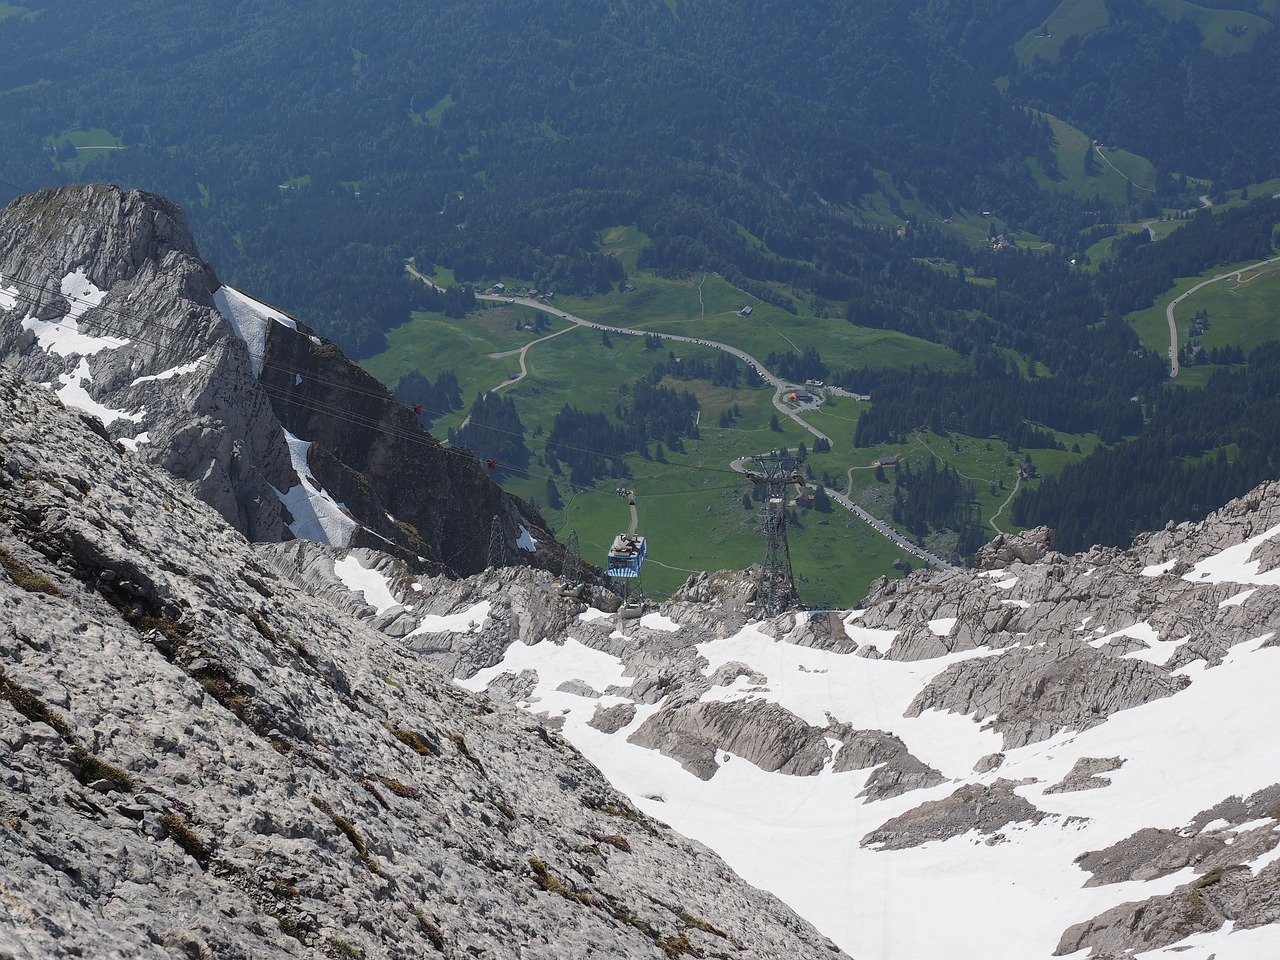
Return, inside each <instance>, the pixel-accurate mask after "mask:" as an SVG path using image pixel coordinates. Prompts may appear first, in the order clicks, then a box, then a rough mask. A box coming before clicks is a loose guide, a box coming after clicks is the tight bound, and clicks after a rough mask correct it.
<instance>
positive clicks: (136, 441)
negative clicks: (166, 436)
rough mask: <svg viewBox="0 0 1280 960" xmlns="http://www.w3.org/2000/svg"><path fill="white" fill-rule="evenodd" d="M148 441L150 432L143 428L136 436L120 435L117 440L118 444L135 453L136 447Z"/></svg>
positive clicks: (149, 440)
mask: <svg viewBox="0 0 1280 960" xmlns="http://www.w3.org/2000/svg"><path fill="white" fill-rule="evenodd" d="M150 442H151V434H150V433H149V432H148V431H146V430H143V431H142V432H141V433H140V434H138V435H137V436H136V437H121V438H120V440H119V443H120V446H122V447H124V448H125V449H126V450H128V451H129V452H130V453H137V452H138V447H140V446H142V444H144V443H150Z"/></svg>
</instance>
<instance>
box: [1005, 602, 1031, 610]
mask: <svg viewBox="0 0 1280 960" xmlns="http://www.w3.org/2000/svg"><path fill="white" fill-rule="evenodd" d="M1000 602H1001V603H1002V604H1004V605H1005V606H1009V607H1017V608H1019V609H1020V610H1025V609H1027V607H1029V606H1031V604H1030V603H1029V602H1028V601H1026V600H1001V601H1000Z"/></svg>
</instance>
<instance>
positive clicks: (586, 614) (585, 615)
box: [578, 607, 609, 623]
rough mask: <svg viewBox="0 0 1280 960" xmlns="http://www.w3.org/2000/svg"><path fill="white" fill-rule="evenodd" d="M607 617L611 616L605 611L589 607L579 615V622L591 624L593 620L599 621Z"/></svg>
mask: <svg viewBox="0 0 1280 960" xmlns="http://www.w3.org/2000/svg"><path fill="white" fill-rule="evenodd" d="M607 616H609V614H607V613H605V612H604V611H603V610H597V609H596V608H595V607H587V609H585V610H583V611H582V612H581V613H580V614H578V620H579V622H581V623H590V622H591V621H592V620H599V619H600V618H601V617H607Z"/></svg>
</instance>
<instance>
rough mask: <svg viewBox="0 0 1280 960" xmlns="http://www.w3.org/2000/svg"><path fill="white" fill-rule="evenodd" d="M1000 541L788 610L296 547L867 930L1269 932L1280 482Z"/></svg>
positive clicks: (356, 609) (297, 561)
mask: <svg viewBox="0 0 1280 960" xmlns="http://www.w3.org/2000/svg"><path fill="white" fill-rule="evenodd" d="M304 553H305V556H304V555H303V554H304ZM353 559H354V563H353ZM981 561H982V565H981V569H979V570H977V571H952V572H939V571H922V572H920V573H917V574H915V575H913V576H912V577H910V578H908V579H906V580H903V581H894V582H890V581H882V582H881V583H879V584H878V585H877V586H876V587H875V588H874V589H873V590H872V591H871V594H870V595H869V597H868V598H867V601H866V603H865V606H864V608H863V609H861V610H857V611H852V612H846V613H843V614H840V613H824V614H812V615H806V614H801V615H790V616H786V617H782V618H779V619H777V620H774V621H769V622H764V623H758V622H752V621H749V620H748V619H747V614H746V611H747V610H748V609H749V602H748V601H749V600H750V596H751V590H752V586H751V578H750V577H749V576H744V575H741V574H729V573H722V574H717V575H713V576H707V575H705V574H704V575H699V576H696V577H694V578H692V579H691V580H690V582H689V583H688V584H687V585H686V587H685V588H684V590H682V591H681V593H680V594H679V595H678V596H677V597H675V598H673V599H672V600H671V601H670V602H669V603H667V604H664V605H663V606H662V608H661V610H660V611H655V612H653V613H650V614H649V615H647V616H645V617H644V618H642V619H641V620H639V621H638V622H637V621H631V622H626V621H620V620H618V619H616V618H615V617H614V616H612V615H610V614H609V613H608V612H607V611H606V610H605V609H602V608H597V607H596V606H594V605H592V602H591V601H588V602H587V603H577V602H574V601H565V600H561V599H559V598H558V596H556V592H555V590H554V589H553V585H552V584H551V583H550V581H549V579H548V578H547V577H546V576H545V575H543V574H537V573H534V572H531V571H501V572H498V573H497V574H493V573H490V574H486V575H484V576H483V577H478V578H473V579H471V580H468V581H463V582H460V583H453V584H444V583H441V584H438V585H436V586H434V587H433V588H431V589H421V584H419V588H420V589H414V586H413V585H412V584H406V583H404V582H403V581H397V580H396V579H395V578H394V577H391V578H387V577H384V576H383V573H382V571H383V570H385V569H386V566H385V562H384V563H383V565H382V567H381V568H380V567H379V563H378V562H377V561H376V560H375V559H374V558H372V557H364V558H362V559H358V558H352V557H347V558H345V559H343V558H341V557H340V556H339V554H338V553H336V552H333V551H327V552H326V551H324V550H322V549H321V548H317V547H315V546H314V545H300V546H299V548H298V550H296V551H295V552H294V554H293V555H292V556H291V557H289V558H287V562H285V564H284V569H292V570H293V571H294V572H295V574H296V575H297V576H300V577H303V578H305V579H307V580H308V582H311V583H313V584H327V585H328V586H327V589H329V590H331V591H332V592H333V594H335V595H341V594H342V593H344V592H345V593H346V594H347V597H348V599H347V603H348V608H349V609H350V610H351V611H352V612H353V613H355V614H356V615H358V616H362V617H364V618H365V619H367V620H368V621H369V622H370V623H371V624H372V625H373V626H375V627H377V628H378V629H380V630H382V631H383V632H385V633H388V634H390V635H392V636H395V637H397V638H398V639H399V642H400V643H401V644H402V645H404V646H405V647H407V648H409V649H413V650H416V651H417V652H419V653H420V654H422V655H423V656H424V657H426V658H428V659H429V660H433V661H435V662H437V663H439V664H440V665H441V666H443V667H444V668H446V669H448V670H450V671H452V672H453V673H454V674H455V675H456V676H458V677H459V678H460V682H461V683H462V684H463V685H464V686H466V687H469V688H470V689H473V690H486V691H487V692H488V693H489V695H490V696H491V697H492V698H494V699H495V700H501V701H510V702H515V703H518V704H521V705H522V706H524V707H525V708H526V709H528V710H531V711H532V712H534V713H537V714H539V715H541V716H543V717H545V718H546V719H547V721H548V722H549V723H553V724H557V725H559V726H560V728H561V730H562V731H563V733H564V735H565V736H566V737H567V738H568V739H569V740H570V741H572V742H573V743H574V744H576V745H577V746H578V747H579V748H580V749H582V750H583V752H584V753H585V754H586V755H587V756H588V757H589V758H591V759H592V760H593V761H594V762H595V763H597V764H598V765H599V766H600V768H601V769H602V770H603V771H604V772H605V774H606V775H607V776H608V777H609V778H610V780H611V781H612V782H613V783H614V784H615V785H616V786H618V787H619V788H621V789H622V790H624V791H625V792H626V793H627V794H628V795H629V797H630V798H631V800H632V801H633V802H634V803H635V805H636V807H637V809H639V810H640V811H642V812H644V813H645V814H647V815H651V816H653V817H655V818H660V819H662V820H665V821H666V822H667V823H670V824H671V825H672V826H674V827H676V828H677V829H679V830H680V831H681V832H683V833H686V834H688V835H690V836H693V837H696V838H698V839H700V840H702V841H704V842H706V843H708V844H709V845H710V846H712V847H713V848H714V849H716V850H717V852H719V853H720V854H721V855H723V856H724V857H725V858H726V859H727V860H728V861H729V862H730V863H731V864H732V865H733V866H734V867H735V868H736V869H737V870H738V871H739V872H740V873H742V874H743V876H744V877H746V878H747V879H748V880H750V881H752V882H754V883H757V884H759V885H760V886H762V887H764V888H766V889H769V890H771V891H773V892H775V893H777V894H778V895H779V896H781V897H782V898H783V899H784V900H785V901H786V902H787V903H789V904H790V905H792V906H793V907H794V908H795V909H796V910H797V911H798V912H800V913H801V914H802V915H803V916H805V917H806V918H808V919H809V920H811V921H812V922H813V923H814V924H815V925H816V926H817V927H818V928H819V929H821V930H822V931H823V932H824V933H826V934H827V935H829V936H831V937H832V938H833V939H834V940H835V941H836V942H837V943H839V944H840V945H841V946H842V947H844V948H845V949H846V950H848V951H849V952H850V953H851V954H853V955H855V956H858V957H881V958H890V957H920V956H943V955H947V956H984V957H996V958H1000V957H1008V958H1009V960H1015V958H1017V960H1025V958H1029V957H1049V956H1080V957H1084V956H1095V957H1103V956H1111V957H1114V956H1119V955H1122V954H1123V955H1126V956H1127V955H1131V954H1141V955H1142V956H1144V957H1155V956H1165V955H1166V954H1167V955H1169V956H1175V955H1176V956H1180V957H1183V958H1184V960H1185V958H1191V960H1207V958H1209V957H1211V956H1213V957H1216V958H1217V960H1228V958H1257V957H1268V956H1274V955H1276V953H1277V952H1278V951H1280V923H1277V920H1278V919H1280V883H1278V882H1277V881H1280V873H1277V870H1280V772H1278V771H1277V769H1276V766H1275V763H1274V745H1273V744H1272V742H1271V737H1270V733H1269V731H1270V730H1271V729H1273V728H1274V725H1275V724H1276V723H1277V722H1280V701H1278V700H1277V698H1276V697H1275V695H1274V691H1275V689H1276V687H1277V686H1278V685H1280V640H1278V639H1277V635H1278V634H1280V618H1278V615H1277V609H1278V605H1277V600H1278V599H1280V483H1272V484H1268V485H1266V486H1264V487H1261V488H1259V489H1257V490H1255V491H1254V492H1253V493H1251V494H1250V495H1249V496H1247V497H1245V498H1242V499H1241V500H1238V501H1235V502H1233V503H1231V504H1229V505H1228V506H1226V507H1225V508H1224V509H1222V510H1220V511H1219V512H1218V513H1217V514H1215V515H1214V516H1212V517H1210V518H1209V519H1208V520H1206V521H1205V522H1203V523H1199V524H1182V525H1180V526H1177V527H1171V528H1169V529H1166V530H1164V531H1161V532H1158V533H1155V534H1151V535H1148V536H1145V537H1143V538H1141V539H1140V540H1139V541H1137V542H1136V543H1135V544H1134V546H1133V547H1132V549H1130V550H1124V551H1121V550H1115V549H1102V548H1098V549H1094V550H1092V551H1089V552H1088V553H1085V554H1082V555H1078V556H1064V555H1061V554H1058V553H1055V552H1053V551H1052V549H1051V537H1050V535H1049V534H1048V532H1047V531H1043V530H1041V531H1031V532H1029V533H1028V534H1026V535H1024V536H1022V537H1018V538H1014V537H1005V538H1002V539H1000V540H997V541H995V542H993V543H992V544H990V545H989V546H988V547H987V549H986V550H985V551H984V552H983V554H982V556H981ZM427 623H430V624H432V625H433V626H434V628H435V630H436V631H439V632H430V633H424V632H423V631H422V629H421V627H420V626H419V625H420V624H427Z"/></svg>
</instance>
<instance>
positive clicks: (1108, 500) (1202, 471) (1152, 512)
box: [1012, 342, 1280, 551]
mask: <svg viewBox="0 0 1280 960" xmlns="http://www.w3.org/2000/svg"><path fill="white" fill-rule="evenodd" d="M1248 361H1249V362H1248V364H1247V366H1245V367H1244V368H1243V369H1241V370H1220V371H1218V372H1217V373H1215V374H1214V376H1213V379H1211V380H1210V381H1209V383H1208V385H1207V386H1206V387H1205V388H1204V389H1203V390H1166V391H1161V392H1159V393H1158V394H1156V396H1155V398H1154V403H1153V405H1152V409H1151V411H1150V422H1149V424H1148V425H1147V427H1146V429H1145V430H1144V431H1143V432H1142V435H1141V436H1139V437H1137V438H1136V439H1134V440H1132V441H1130V442H1128V443H1124V444H1120V445H1117V446H1115V447H1109V448H1103V449H1100V450H1098V451H1097V452H1095V453H1094V454H1092V455H1091V456H1089V457H1086V458H1085V459H1084V460H1082V461H1080V462H1079V463H1076V464H1072V465H1070V466H1068V467H1066V468H1065V469H1064V470H1063V471H1062V473H1061V474H1059V475H1057V476H1054V477H1047V478H1045V479H1044V480H1042V481H1041V482H1040V484H1039V486H1038V487H1037V488H1035V489H1029V490H1027V491H1025V492H1023V493H1021V494H1020V495H1019V496H1018V498H1017V499H1016V500H1015V501H1014V503H1013V513H1012V517H1013V522H1014V523H1017V524H1019V525H1022V526H1036V525H1039V524H1046V525H1048V526H1051V527H1053V528H1054V531H1055V540H1054V544H1055V547H1056V548H1057V549H1060V550H1065V551H1072V550H1082V549H1086V548H1087V547H1089V546H1090V545H1092V544H1094V543H1106V544H1112V545H1115V546H1120V545H1126V544H1128V542H1129V541H1130V540H1131V539H1132V538H1133V536H1134V535H1135V534H1137V533H1140V532H1142V531H1143V530H1152V529H1155V528H1158V527H1160V526H1163V525H1164V524H1165V522H1166V521H1168V520H1175V519H1176V520H1183V519H1199V518H1201V517H1203V516H1205V514H1207V513H1208V512H1209V511H1211V510H1213V509H1215V508H1217V507H1219V506H1221V505H1222V504H1223V503H1225V502H1226V501H1227V500H1230V499H1231V498H1232V497H1238V496H1240V495H1241V494H1243V493H1245V492H1246V491H1248V490H1249V489H1250V488H1252V487H1254V486H1256V485H1257V484H1259V483H1261V482H1262V481H1263V480H1267V479H1274V478H1275V477H1276V476H1277V475H1278V474H1280V343H1274V342H1273V343H1267V344H1264V345H1263V346H1261V347H1258V348H1257V349H1255V350H1253V351H1252V352H1251V353H1250V354H1249V357H1248Z"/></svg>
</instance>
